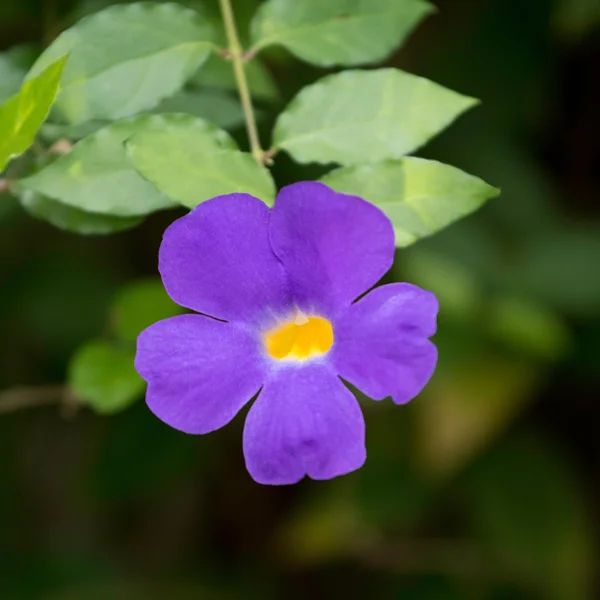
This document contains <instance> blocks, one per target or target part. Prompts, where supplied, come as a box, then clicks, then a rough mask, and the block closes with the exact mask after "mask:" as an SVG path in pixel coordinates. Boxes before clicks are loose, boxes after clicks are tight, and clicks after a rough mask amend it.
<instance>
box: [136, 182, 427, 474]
mask: <svg viewBox="0 0 600 600" xmlns="http://www.w3.org/2000/svg"><path fill="white" fill-rule="evenodd" d="M393 259H394V232H393V228H392V225H391V223H390V221H389V220H388V218H387V217H386V216H385V215H384V214H383V213H382V212H381V211H380V210H379V209H378V208H376V207H375V206H373V205H372V204H369V203H368V202H365V201H364V200H362V199H361V198H357V197H354V196H347V195H344V194H339V193H336V192H334V191H332V190H331V189H329V188H328V187H327V186H325V185H323V184H321V183H313V182H303V183H296V184H294V185H290V186H288V187H286V188H284V189H283V190H282V191H281V192H280V194H279V196H278V197H277V201H276V203H275V207H274V208H273V209H269V208H268V207H267V206H266V205H265V204H263V202H261V201H260V200H258V199H256V198H254V197H252V196H249V195H247V194H230V195H228V196H220V197H218V198H213V199H212V200H208V201H206V202H204V203H202V204H200V205H199V206H198V207H196V208H195V209H194V210H192V211H191V212H190V213H189V214H188V215H186V216H184V217H182V218H180V219H178V220H177V221H175V222H174V223H173V224H172V225H171V226H170V227H169V228H168V229H167V230H166V232H165V235H164V238H163V242H162V245H161V247H160V254H159V269H160V273H161V275H162V279H163V282H164V285H165V287H166V289H167V292H168V293H169V295H170V296H171V298H173V300H174V301H175V302H177V303H178V304H181V305H182V306H185V307H187V308H190V309H192V310H194V311H197V312H198V313H203V314H187V315H182V316H178V317H173V318H171V319H166V320H164V321H160V322H158V323H155V324H154V325H152V326H150V327H149V328H148V329H146V330H145V331H143V332H142V333H141V335H140V337H139V338H138V348H137V356H136V368H137V370H138V372H139V373H140V374H141V376H142V377H143V378H144V379H145V380H146V381H147V382H148V392H147V402H148V406H149V407H150V410H151V411H152V412H153V413H154V414H155V415H156V416H157V417H158V418H159V419H162V420H163V421H164V422H165V423H167V424H168V425H171V426H172V427H175V428H176V429H180V430H181V431H184V432H186V433H194V434H199V433H208V432H210V431H214V430H215V429H219V428H220V427H223V425H226V424H227V423H229V421H231V420H232V419H233V418H234V417H235V415H236V414H237V413H238V411H239V410H240V409H241V408H242V407H243V406H244V405H245V404H246V403H247V402H249V400H250V399H251V398H252V397H253V396H255V395H256V394H257V393H258V398H257V399H256V401H255V402H254V404H253V405H252V406H251V407H250V411H249V413H248V416H247V418H246V424H245V427H244V436H243V438H244V439H243V445H244V455H245V458H246V466H247V468H248V471H249V472H250V475H251V476H252V477H253V478H254V479H255V480H256V481H258V482H259V483H268V484H288V483H296V482H297V481H299V480H300V479H302V478H303V477H304V476H305V475H308V476H309V477H312V478H313V479H330V478H332V477H336V476H337V475H343V474H345V473H348V472H350V471H353V470H355V469H358V468H359V467H361V466H362V465H363V463H364V461H365V458H366V450H365V423H364V419H363V416H362V412H361V409H360V407H359V404H358V402H357V400H356V398H355V397H354V395H353V394H352V393H351V392H350V391H349V390H348V389H347V388H346V387H345V386H344V384H343V383H342V381H341V380H340V377H341V378H343V379H344V380H346V381H348V382H350V383H351V384H352V385H354V386H356V387H357V388H358V389H360V390H361V391H363V392H364V393H365V394H366V395H368V396H370V397H371V398H373V399H375V400H381V399H383V398H386V397H387V396H391V397H392V400H393V401H394V402H395V403H396V404H404V403H405V402H408V401H409V400H411V399H412V398H413V397H414V396H416V395H417V394H418V393H419V392H420V391H421V389H422V388H423V386H424V385H425V384H426V383H427V381H428V380H429V378H430V377H431V374H432V373H433V370H434V367H435V363H436V360H437V352H436V348H435V346H434V345H433V344H432V343H431V342H430V341H429V340H428V338H429V337H430V336H432V335H433V334H434V333H435V327H436V325H435V319H436V314H437V310H438V303H437V300H436V298H435V296H434V295H433V294H431V293H430V292H427V291H424V290H422V289H420V288H418V287H416V286H414V285H411V284H408V283H393V284H389V285H384V286H382V287H379V288H377V289H375V290H373V291H371V292H369V293H368V294H367V295H366V296H364V297H362V298H361V299H360V300H358V301H356V302H355V300H356V298H357V297H359V296H360V295H361V294H363V293H364V292H366V291H367V290H368V289H369V288H371V287H372V286H373V285H375V283H377V281H378V280H379V279H380V278H381V277H382V276H383V275H384V274H385V272H386V271H387V270H388V269H389V268H390V267H391V266H392V262H393ZM205 315H210V316H205Z"/></svg>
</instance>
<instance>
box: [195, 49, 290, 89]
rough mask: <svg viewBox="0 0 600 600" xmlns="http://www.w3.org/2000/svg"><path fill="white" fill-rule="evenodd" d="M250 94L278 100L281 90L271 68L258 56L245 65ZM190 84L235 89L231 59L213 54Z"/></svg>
mask: <svg viewBox="0 0 600 600" xmlns="http://www.w3.org/2000/svg"><path fill="white" fill-rule="evenodd" d="M244 70H245V71H246V79H247V80H248V87H249V88H250V94H251V95H252V97H253V98H254V99H255V100H277V99H278V98H279V90H278V89H277V84H276V83H275V80H274V79H273V76H272V75H271V73H270V72H269V70H268V69H267V68H266V67H265V66H264V64H263V63H261V62H260V60H259V59H258V58H253V59H252V60H250V61H248V62H246V63H245V65H244ZM190 84H192V85H194V86H200V87H213V88H222V89H225V90H231V91H235V92H236V93H237V84H236V82H235V77H234V75H233V68H232V66H231V61H228V60H225V59H224V58H222V57H220V56H217V55H216V54H213V55H211V56H210V58H209V59H208V60H207V61H206V63H205V64H203V65H202V67H201V68H200V70H199V71H197V72H196V74H195V75H194V76H193V77H192V78H191V79H190Z"/></svg>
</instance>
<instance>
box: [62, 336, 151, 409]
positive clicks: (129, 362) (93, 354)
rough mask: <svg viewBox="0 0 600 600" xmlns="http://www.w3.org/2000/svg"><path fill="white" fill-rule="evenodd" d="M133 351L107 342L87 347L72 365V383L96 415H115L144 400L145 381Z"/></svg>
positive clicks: (84, 347) (70, 382) (70, 371)
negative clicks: (136, 368) (141, 399)
mask: <svg viewBox="0 0 600 600" xmlns="http://www.w3.org/2000/svg"><path fill="white" fill-rule="evenodd" d="M133 359H134V352H133V349H131V350H130V349H123V348H118V347H116V346H113V345H111V344H109V343H108V342H103V341H93V342H89V343H87V344H85V345H84V346H82V347H81V348H79V350H78V351H77V352H76V353H75V355H74V356H73V358H72V359H71V363H70V365H69V374H68V384H69V386H70V388H71V389H72V391H73V393H74V394H75V396H76V397H77V398H78V399H80V400H82V401H83V402H85V403H87V404H89V405H90V406H91V407H92V408H93V409H94V410H95V411H96V412H99V413H101V414H112V413H115V412H118V411H120V410H123V409H125V408H127V407H128V406H129V405H130V404H132V403H133V402H134V401H135V400H137V399H138V398H140V397H141V395H142V393H143V391H144V385H145V384H144V381H143V380H142V378H141V377H140V376H139V375H138V374H137V372H136V370H135V368H134V366H133Z"/></svg>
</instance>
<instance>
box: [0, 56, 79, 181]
mask: <svg viewBox="0 0 600 600" xmlns="http://www.w3.org/2000/svg"><path fill="white" fill-rule="evenodd" d="M67 58H68V57H66V56H63V57H62V58H59V59H58V60H57V61H55V62H53V63H52V64H50V65H48V67H47V68H46V69H45V70H43V71H41V72H40V73H39V75H37V77H34V78H33V79H30V80H29V81H26V82H25V83H24V84H23V87H22V88H21V91H20V92H19V93H18V94H16V95H14V96H12V97H11V98H10V99H9V100H7V101H6V102H5V103H4V104H3V105H2V106H0V172H2V171H3V170H4V167H5V166H6V165H7V163H8V161H9V160H10V159H11V158H14V157H15V156H19V154H23V152H25V150H27V148H29V146H31V144H33V140H34V138H35V135H36V133H37V132H38V129H39V128H40V127H41V125H42V123H43V122H44V121H45V120H46V117H47V116H48V112H49V110H50V107H51V106H52V102H53V101H54V98H55V96H56V93H57V91H58V86H59V83H60V77H61V73H62V71H63V68H64V66H65V63H66V61H67Z"/></svg>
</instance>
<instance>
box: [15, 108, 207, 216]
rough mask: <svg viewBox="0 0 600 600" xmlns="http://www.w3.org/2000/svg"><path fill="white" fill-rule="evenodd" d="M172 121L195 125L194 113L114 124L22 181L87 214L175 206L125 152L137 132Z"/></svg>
mask: <svg viewBox="0 0 600 600" xmlns="http://www.w3.org/2000/svg"><path fill="white" fill-rule="evenodd" d="M167 123H176V124H180V125H181V126H189V127H191V132H192V134H193V133H194V131H195V129H194V127H193V126H194V124H195V119H193V118H192V117H190V116H188V115H160V116H159V115H140V116H138V117H133V118H131V119H127V120H124V121H120V122H117V123H113V124H112V125H109V126H107V127H104V128H103V129H101V130H99V131H98V132H96V133H94V134H92V135H91V136H88V137H86V138H84V139H83V140H81V141H80V142H78V143H77V144H76V145H75V146H74V148H73V150H72V151H71V152H70V153H69V154H66V155H64V156H61V157H60V158H58V159H57V160H56V161H55V162H53V163H52V164H50V165H48V166H47V167H45V168H44V169H42V170H41V171H39V172H38V173H36V174H35V175H32V176H30V177H27V178H25V179H22V180H20V181H19V185H20V186H21V187H22V188H26V189H29V190H32V191H35V192H37V193H39V194H42V195H44V196H48V197H49V198H52V199H54V200H58V201H60V202H61V203H63V204H67V205H69V206H72V207H74V208H78V209H81V210H83V211H86V212H93V213H99V214H103V215H112V216H119V217H133V216H142V215H146V214H148V213H151V212H154V211H156V210H160V209H162V208H169V207H171V206H172V205H173V204H172V202H171V201H170V200H169V199H168V198H167V197H165V196H163V195H162V194H161V193H160V192H158V191H156V189H155V188H154V187H153V186H152V185H151V184H150V183H148V182H147V181H146V180H145V179H143V178H142V177H140V175H139V174H138V173H137V171H136V170H135V169H134V168H133V166H132V164H131V162H130V161H129V158H128V157H127V153H126V150H125V145H124V144H125V141H126V140H127V139H128V138H129V137H131V136H132V135H133V134H135V133H136V132H139V131H143V130H146V129H152V128H155V127H158V128H162V127H164V126H165V124H167Z"/></svg>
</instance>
